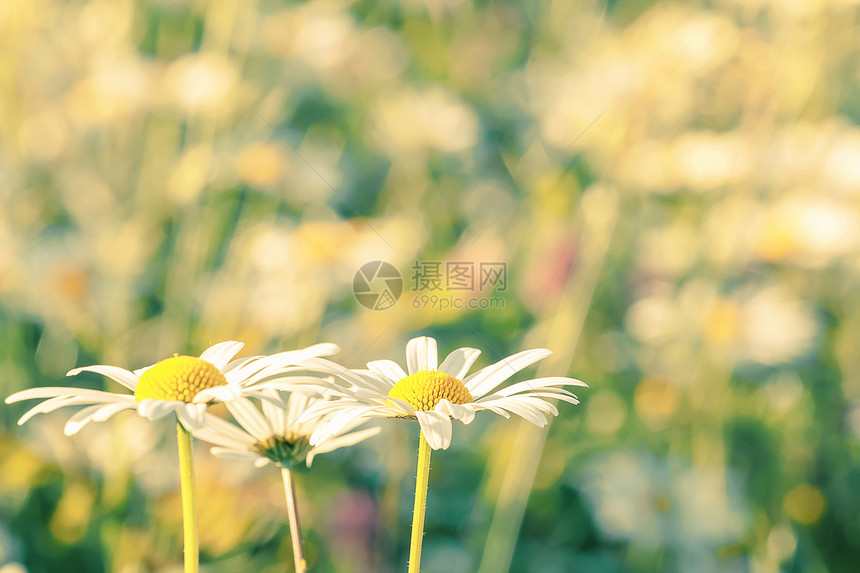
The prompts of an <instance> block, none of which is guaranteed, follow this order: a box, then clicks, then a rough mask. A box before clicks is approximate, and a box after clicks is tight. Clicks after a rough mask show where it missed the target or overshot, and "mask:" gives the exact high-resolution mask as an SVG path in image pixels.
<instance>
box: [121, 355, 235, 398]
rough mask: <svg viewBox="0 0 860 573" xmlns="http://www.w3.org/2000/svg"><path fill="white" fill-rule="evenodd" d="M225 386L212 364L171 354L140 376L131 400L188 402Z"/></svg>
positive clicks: (222, 376) (224, 380) (219, 372)
mask: <svg viewBox="0 0 860 573" xmlns="http://www.w3.org/2000/svg"><path fill="white" fill-rule="evenodd" d="M226 383H227V379H226V378H224V375H223V374H221V371H220V370H218V368H216V367H215V365H214V364H211V363H209V362H206V361H205V360H200V359H199V358H195V357H193V356H179V355H178V354H174V355H173V358H168V359H166V360H162V361H161V362H159V363H158V364H156V365H154V366H153V367H151V368H149V369H148V370H146V371H145V372H144V373H143V374H141V375H140V379H139V380H138V381H137V390H135V391H134V397H135V398H136V399H137V401H138V402H140V401H141V400H146V399H147V398H155V399H156V400H181V401H182V402H191V401H192V400H194V396H196V395H197V393H198V392H200V391H201V390H205V389H206V388H212V387H214V386H221V385H223V384H226Z"/></svg>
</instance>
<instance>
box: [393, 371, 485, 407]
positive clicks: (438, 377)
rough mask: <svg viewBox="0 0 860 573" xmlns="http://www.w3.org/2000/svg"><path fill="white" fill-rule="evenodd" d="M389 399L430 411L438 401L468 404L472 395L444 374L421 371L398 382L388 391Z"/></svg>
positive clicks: (460, 383) (460, 384)
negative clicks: (445, 400)
mask: <svg viewBox="0 0 860 573" xmlns="http://www.w3.org/2000/svg"><path fill="white" fill-rule="evenodd" d="M388 396H389V397H390V398H399V399H401V400H405V401H406V402H407V403H408V404H409V405H410V406H412V407H413V408H415V409H416V410H432V409H433V408H435V407H436V404H438V403H439V400H442V399H443V398H444V399H447V400H450V401H451V402H453V403H454V404H468V403H469V402H471V401H472V395H471V394H469V390H468V389H467V388H466V386H465V385H464V384H463V383H462V382H460V381H459V380H457V379H456V378H454V377H453V376H451V375H450V374H445V373H444V372H437V371H436V370H422V371H420V372H416V373H415V374H410V375H409V376H407V377H406V378H403V379H402V380H400V381H399V382H398V383H397V384H395V385H394V388H392V389H391V390H389V392H388Z"/></svg>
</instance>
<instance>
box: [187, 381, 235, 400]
mask: <svg viewBox="0 0 860 573" xmlns="http://www.w3.org/2000/svg"><path fill="white" fill-rule="evenodd" d="M241 395H242V389H241V388H239V387H238V386H235V385H233V384H223V385H221V386H213V387H212V388H204V389H203V390H201V391H200V392H198V393H197V395H196V396H194V402H195V403H197V404H205V403H207V402H213V401H215V402H228V401H230V400H235V399H236V398H238V397H239V396H241Z"/></svg>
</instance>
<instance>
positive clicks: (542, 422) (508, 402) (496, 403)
mask: <svg viewBox="0 0 860 573" xmlns="http://www.w3.org/2000/svg"><path fill="white" fill-rule="evenodd" d="M480 405H481V406H483V407H484V408H491V407H492V408H501V409H503V410H507V411H509V412H513V413H514V414H516V415H517V416H520V417H522V418H525V419H526V420H528V421H529V422H531V423H532V424H534V425H535V426H538V427H540V428H543V427H544V426H546V423H547V420H546V417H545V416H544V415H543V414H542V413H541V411H540V410H539V409H538V408H535V407H534V406H533V405H531V404H529V403H527V402H524V401H523V400H522V399H521V398H516V397H515V398H499V399H498V400H488V401H487V402H481V404H480Z"/></svg>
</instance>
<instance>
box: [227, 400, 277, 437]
mask: <svg viewBox="0 0 860 573" xmlns="http://www.w3.org/2000/svg"><path fill="white" fill-rule="evenodd" d="M225 405H226V406H227V409H228V410H229V411H230V413H231V414H232V415H233V417H234V418H236V421H237V422H239V424H241V425H242V427H243V428H245V429H246V430H248V432H249V433H250V434H251V435H252V436H254V437H255V438H257V440H258V441H263V440H265V439H266V438H267V437H269V436H270V435H271V434H272V428H271V427H270V426H269V422H268V420H266V418H265V417H264V416H263V414H261V413H260V411H259V410H257V408H256V407H254V404H253V403H251V401H250V400H249V399H247V398H236V399H235V400H230V401H229V402H225Z"/></svg>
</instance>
